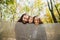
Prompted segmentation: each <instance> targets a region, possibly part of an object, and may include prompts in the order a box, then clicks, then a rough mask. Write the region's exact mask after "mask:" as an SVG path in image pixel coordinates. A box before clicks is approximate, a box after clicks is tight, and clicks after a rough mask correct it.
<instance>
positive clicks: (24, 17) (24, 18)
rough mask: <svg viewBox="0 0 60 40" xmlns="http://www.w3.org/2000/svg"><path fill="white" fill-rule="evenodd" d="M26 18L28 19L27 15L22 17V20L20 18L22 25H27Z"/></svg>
mask: <svg viewBox="0 0 60 40" xmlns="http://www.w3.org/2000/svg"><path fill="white" fill-rule="evenodd" d="M28 18H29V16H28V15H24V16H23V18H22V21H23V23H27V22H28Z"/></svg>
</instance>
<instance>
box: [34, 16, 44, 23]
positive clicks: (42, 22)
mask: <svg viewBox="0 0 60 40" xmlns="http://www.w3.org/2000/svg"><path fill="white" fill-rule="evenodd" d="M35 17H37V16H34V17H33V23H34V20H35ZM34 24H35V23H34ZM39 24H43V22H42V21H41V19H40V18H39Z"/></svg>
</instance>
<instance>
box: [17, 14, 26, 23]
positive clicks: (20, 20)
mask: <svg viewBox="0 0 60 40" xmlns="http://www.w3.org/2000/svg"><path fill="white" fill-rule="evenodd" d="M24 15H26V14H23V15H22V16H21V18H20V19H19V20H18V22H22V19H23V16H24Z"/></svg>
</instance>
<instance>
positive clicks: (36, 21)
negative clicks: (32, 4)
mask: <svg viewBox="0 0 60 40" xmlns="http://www.w3.org/2000/svg"><path fill="white" fill-rule="evenodd" d="M39 22H40V21H39V18H38V17H35V18H34V24H36V25H38V24H39Z"/></svg>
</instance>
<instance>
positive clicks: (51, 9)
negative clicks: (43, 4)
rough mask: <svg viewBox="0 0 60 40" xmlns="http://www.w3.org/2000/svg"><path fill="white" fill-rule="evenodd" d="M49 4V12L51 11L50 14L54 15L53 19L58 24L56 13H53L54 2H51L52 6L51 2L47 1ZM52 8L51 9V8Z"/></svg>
mask: <svg viewBox="0 0 60 40" xmlns="http://www.w3.org/2000/svg"><path fill="white" fill-rule="evenodd" d="M47 3H48V8H49V10H50V12H51V15H52V18H53V21H54V23H57V20H56V18H55V15H54V12H53V3H52V0H50V4H51V5H50V4H49V2H48V1H47ZM50 6H51V7H50Z"/></svg>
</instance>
